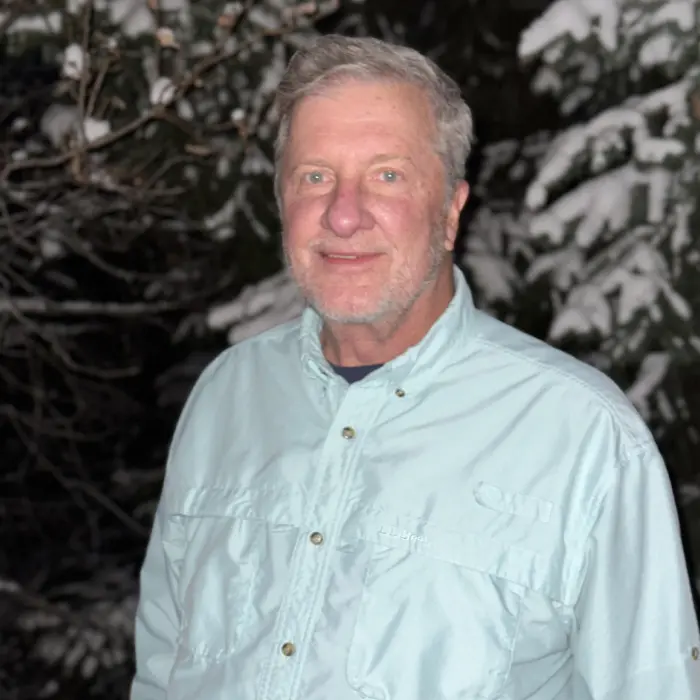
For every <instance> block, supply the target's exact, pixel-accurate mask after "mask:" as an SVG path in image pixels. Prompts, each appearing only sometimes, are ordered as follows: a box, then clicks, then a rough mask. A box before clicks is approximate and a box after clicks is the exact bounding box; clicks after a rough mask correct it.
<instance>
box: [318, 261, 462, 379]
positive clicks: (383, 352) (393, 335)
mask: <svg viewBox="0 0 700 700" xmlns="http://www.w3.org/2000/svg"><path fill="white" fill-rule="evenodd" d="M446 267H448V266H446ZM454 291H455V290H454V281H453V278H452V265H451V263H450V265H449V269H443V270H441V271H440V273H439V274H438V276H437V278H436V279H435V281H434V282H433V283H432V284H431V285H430V287H428V289H426V290H425V292H424V293H423V294H422V295H421V296H420V297H419V298H418V299H416V301H415V302H414V303H413V304H412V305H411V306H410V307H409V308H408V309H406V310H405V311H403V312H402V313H401V314H397V315H395V316H393V317H391V318H386V319H382V320H380V321H378V322H377V323H372V324H361V323H358V324H351V323H334V322H331V321H326V322H325V323H324V325H323V328H322V329H321V347H322V348H323V353H324V355H325V357H326V359H327V360H328V361H329V362H330V363H331V364H334V365H339V366H341V367H360V366H363V365H379V364H384V363H386V362H389V361H391V360H393V359H394V358H395V357H398V356H399V355H401V354H403V353H404V352H406V350H408V349H409V348H411V347H413V346H414V345H417V344H418V343H419V342H420V341H421V340H422V339H423V338H424V337H425V335H426V334H427V333H428V331H429V330H430V329H431V328H432V326H433V324H434V323H435V322H436V321H437V320H438V318H439V317H440V316H441V315H442V313H443V312H444V311H445V309H446V308H447V306H448V305H449V303H450V301H451V300H452V297H453V296H454Z"/></svg>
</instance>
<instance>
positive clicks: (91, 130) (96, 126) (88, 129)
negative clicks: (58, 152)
mask: <svg viewBox="0 0 700 700" xmlns="http://www.w3.org/2000/svg"><path fill="white" fill-rule="evenodd" d="M111 130H112V128H111V126H110V124H109V122H108V121H107V120H106V119H95V118H94V117H88V118H87V119H86V120H85V121H84V122H83V134H84V136H85V140H86V141H87V142H88V143H92V142H94V141H98V140H99V139H101V138H104V137H105V136H107V134H109V132H110V131H111Z"/></svg>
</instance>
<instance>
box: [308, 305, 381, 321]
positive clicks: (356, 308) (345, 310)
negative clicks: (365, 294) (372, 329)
mask: <svg viewBox="0 0 700 700" xmlns="http://www.w3.org/2000/svg"><path fill="white" fill-rule="evenodd" d="M313 306H314V308H315V309H316V311H317V312H318V314H319V315H320V316H321V317H323V318H324V319H325V320H326V321H332V322H333V323H344V324H362V323H376V322H377V321H379V320H381V318H382V317H383V316H384V314H385V309H383V308H382V306H381V304H378V303H374V304H357V303H348V304H343V303H338V302H336V303H332V302H330V303H329V302H328V301H325V302H321V301H320V300H317V303H314V304H313Z"/></svg>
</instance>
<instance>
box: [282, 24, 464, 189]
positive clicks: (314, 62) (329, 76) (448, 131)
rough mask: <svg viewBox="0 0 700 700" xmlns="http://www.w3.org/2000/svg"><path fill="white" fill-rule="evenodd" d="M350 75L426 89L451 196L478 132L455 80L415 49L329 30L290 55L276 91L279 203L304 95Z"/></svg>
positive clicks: (437, 145) (312, 93)
mask: <svg viewBox="0 0 700 700" xmlns="http://www.w3.org/2000/svg"><path fill="white" fill-rule="evenodd" d="M347 79H360V80H366V81H391V82H403V83H410V84H412V85H416V86H417V87H419V88H421V89H423V90H424V91H425V93H426V96H427V97H428V99H429V101H430V104H431V105H432V109H433V113H434V116H435V124H436V131H437V143H436V150H437V152H438V154H439V155H440V158H441V160H442V162H443V165H444V168H445V179H446V185H447V190H448V194H449V195H451V194H452V193H453V192H454V189H455V187H456V185H457V183H458V181H459V180H461V179H463V178H464V173H465V167H466V161H467V158H468V157H469V152H470V151H471V146H472V141H473V136H474V134H473V129H474V127H473V120H472V113H471V110H470V109H469V107H468V106H467V104H466V103H465V102H464V100H463V99H462V96H461V93H460V89H459V86H458V85H457V83H456V82H455V81H454V80H453V79H452V78H450V77H449V76H448V75H447V74H446V73H445V72H444V71H443V70H442V69H441V68H439V67H438V66H437V65H436V64H435V63H434V62H433V61H431V60H430V59H429V58H427V57H426V56H423V55H422V54H420V53H418V51H415V50H414V49H410V48H407V47H405V46H398V45H395V44H390V43H388V42H386V41H382V40H380V39H373V38H350V37H344V36H340V35H337V34H328V35H325V36H320V37H318V38H316V39H315V40H314V41H313V42H312V43H311V44H310V45H309V46H307V47H305V48H303V49H300V50H298V51H297V52H296V53H295V54H294V56H292V59H291V60H290V62H289V65H288V66H287V70H286V72H285V74H284V76H283V77H282V81H281V82H280V85H279V88H278V91H277V110H278V114H279V118H280V124H279V130H278V133H277V140H276V142H275V164H276V168H275V194H276V196H277V201H278V203H279V202H280V194H281V192H280V184H279V171H280V166H281V163H282V158H283V155H284V149H285V147H286V145H287V140H288V139H289V130H290V124H291V120H292V115H293V113H294V108H295V107H296V105H297V103H298V102H299V101H300V100H301V99H302V98H304V97H308V96H309V95H317V94H319V93H320V92H322V91H323V89H324V88H326V87H329V86H331V85H337V84H339V83H341V82H342V81H343V80H347Z"/></svg>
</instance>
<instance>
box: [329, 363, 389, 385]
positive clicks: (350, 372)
mask: <svg viewBox="0 0 700 700" xmlns="http://www.w3.org/2000/svg"><path fill="white" fill-rule="evenodd" d="M331 367H332V368H333V371H334V372H335V373H336V374H338V375H340V376H341V377H342V378H343V379H344V380H345V381H346V382H347V383H348V384H352V383H353V382H359V381H360V379H364V378H365V377H366V376H367V375H368V374H370V373H371V372H374V370H375V369H379V368H380V367H381V364H379V365H362V367H340V366H339V365H331Z"/></svg>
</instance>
